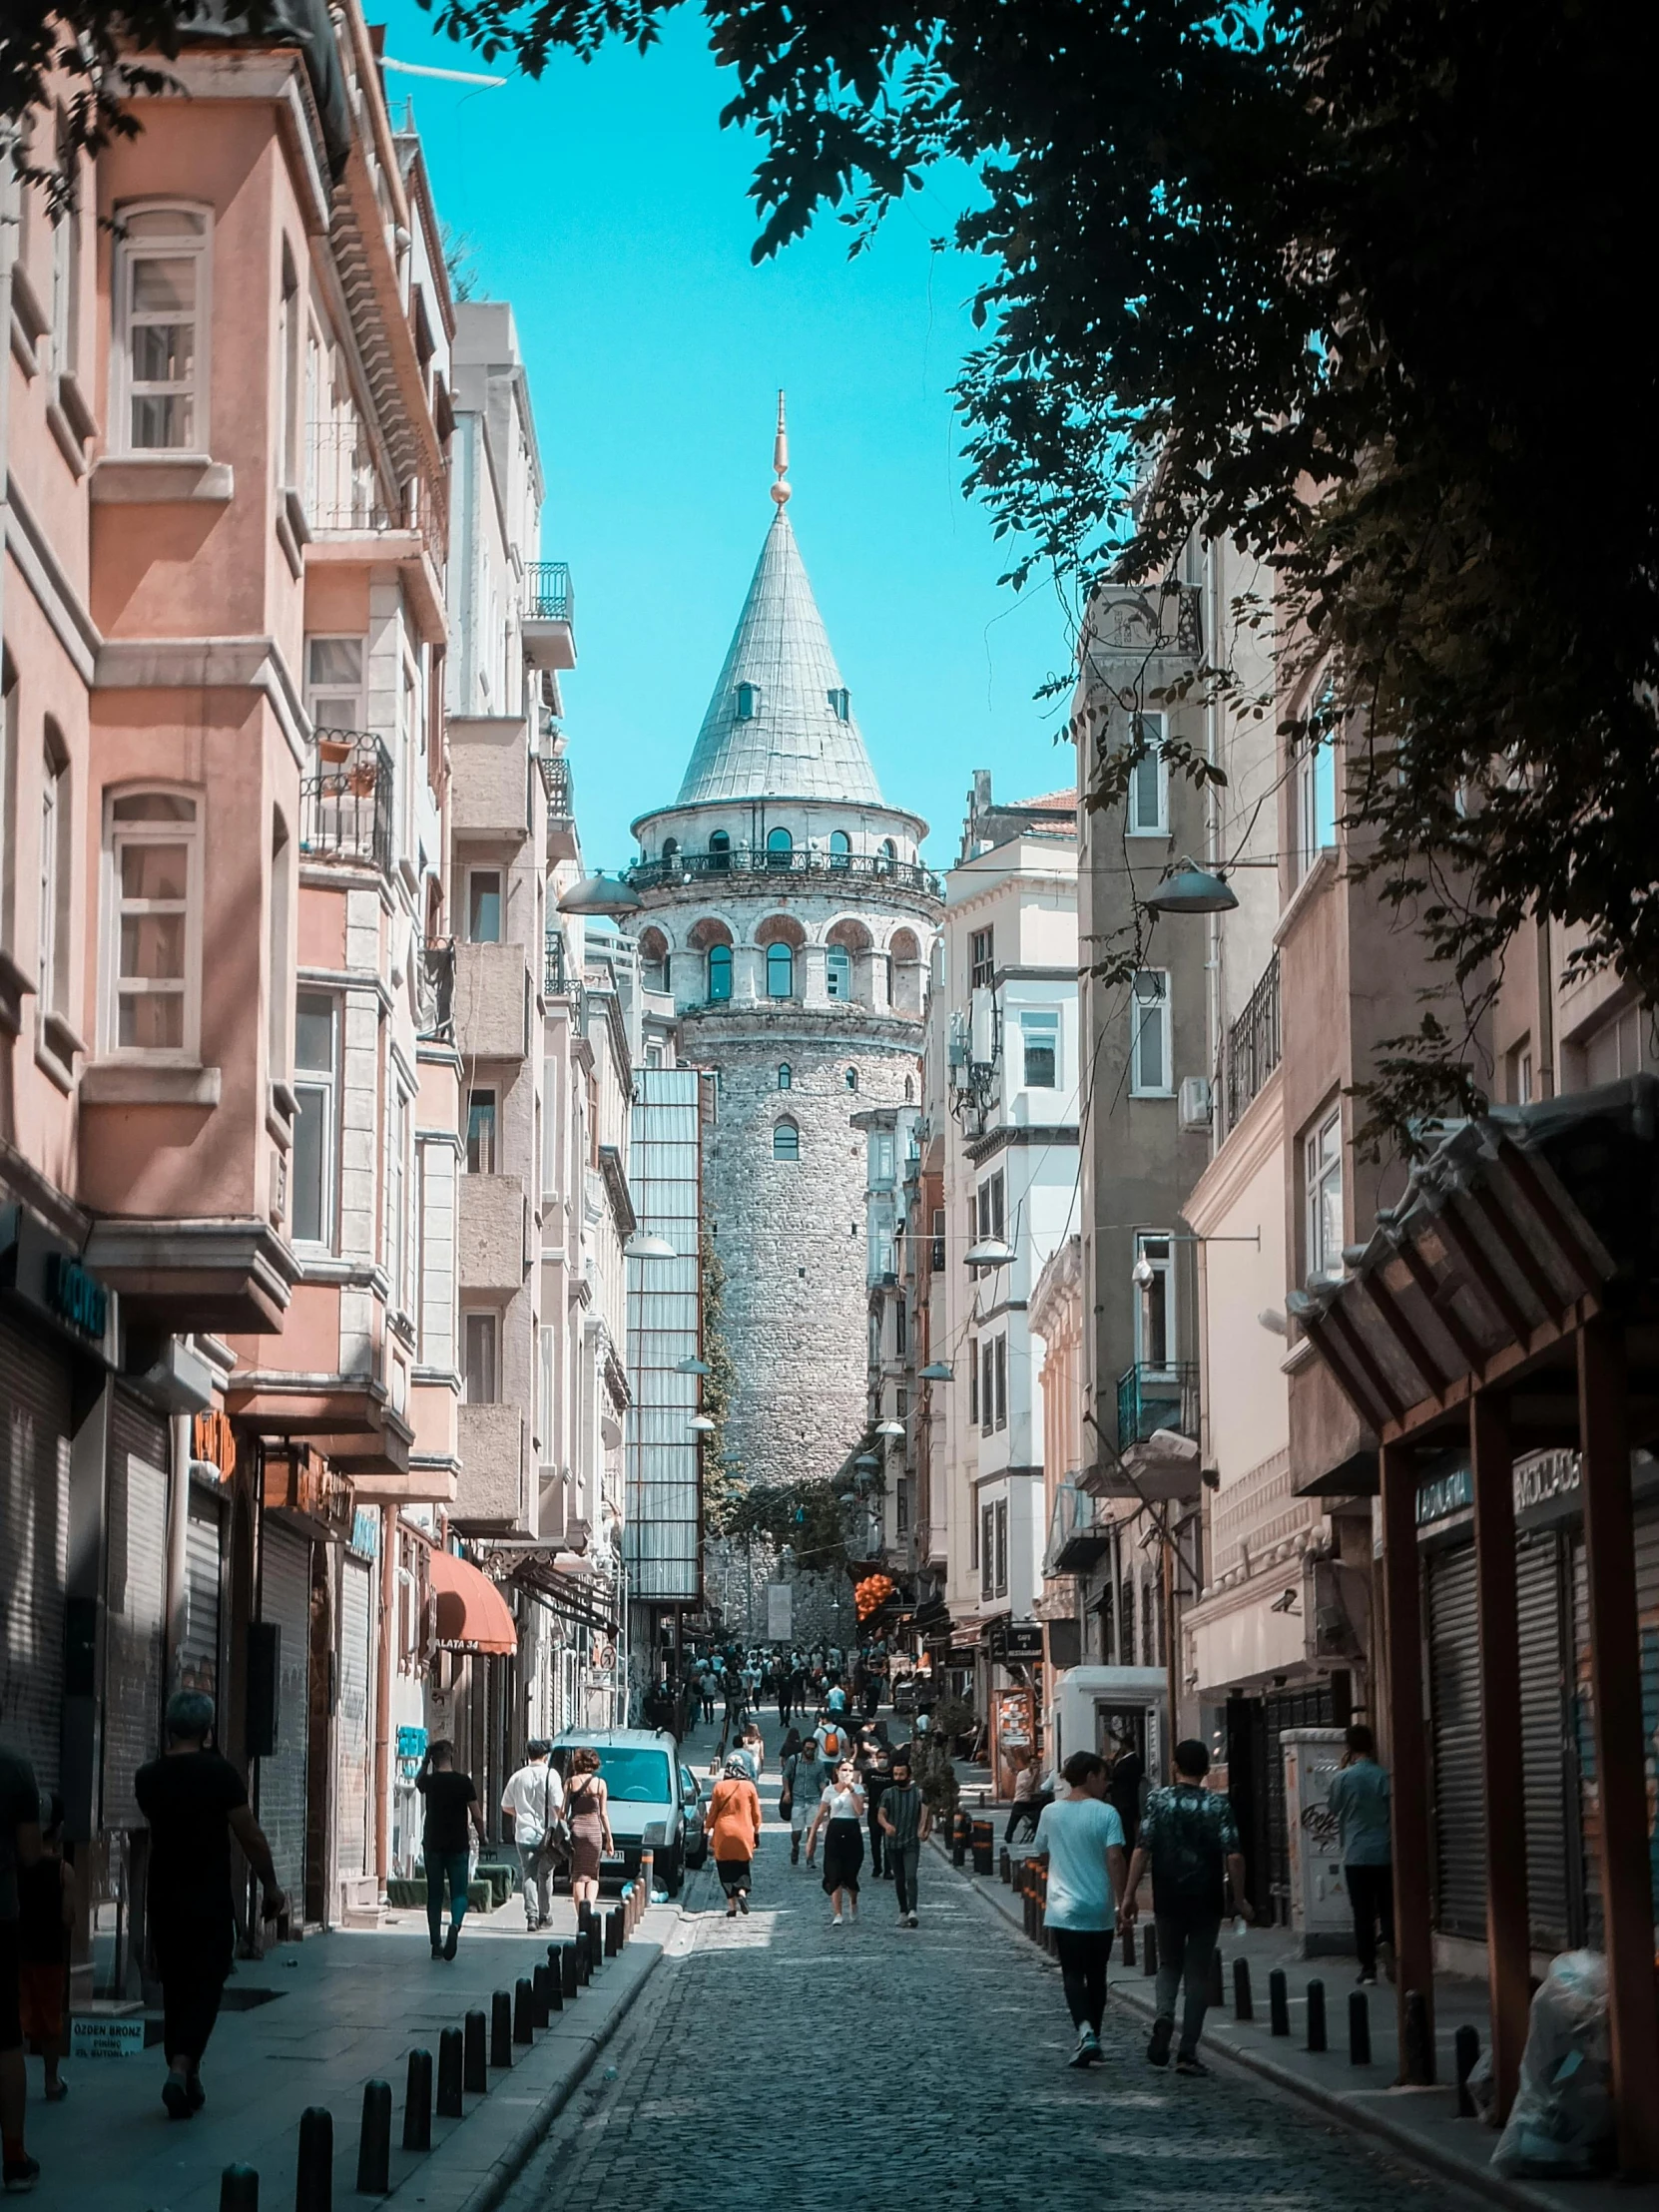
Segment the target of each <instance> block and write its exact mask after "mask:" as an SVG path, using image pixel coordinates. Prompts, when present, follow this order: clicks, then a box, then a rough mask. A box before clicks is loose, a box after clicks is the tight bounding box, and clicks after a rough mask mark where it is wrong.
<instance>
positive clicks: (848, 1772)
mask: <svg viewBox="0 0 1659 2212" xmlns="http://www.w3.org/2000/svg"><path fill="white" fill-rule="evenodd" d="M820 1829H822V1830H823V1831H824V1889H825V1894H826V1896H827V1897H828V1898H829V1899H830V1903H831V1905H833V1907H834V1909H835V1914H834V1919H833V1920H832V1921H831V1922H830V1927H831V1928H839V1927H840V1925H841V1918H842V1909H843V1906H844V1910H845V1917H846V1919H847V1920H849V1921H852V1922H856V1920H857V1918H858V1870H859V1868H860V1867H861V1866H862V1865H863V1863H864V1793H863V1791H862V1790H860V1789H859V1788H858V1782H857V1770H856V1769H855V1768H854V1766H853V1764H852V1762H851V1760H850V1759H843V1760H841V1761H840V1762H839V1764H838V1765H837V1766H836V1768H835V1775H834V1780H833V1781H832V1782H830V1783H829V1784H827V1785H826V1787H825V1791H824V1795H823V1796H822V1797H821V1798H820V1799H819V1805H818V1811H817V1812H816V1813H815V1814H814V1815H813V1825H812V1828H811V1830H810V1831H809V1832H808V1836H807V1864H808V1866H809V1867H810V1866H811V1865H812V1863H813V1854H814V1853H815V1851H816V1850H817V1849H818V1838H819V1831H820Z"/></svg>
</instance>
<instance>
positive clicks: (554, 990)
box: [542, 929, 582, 998]
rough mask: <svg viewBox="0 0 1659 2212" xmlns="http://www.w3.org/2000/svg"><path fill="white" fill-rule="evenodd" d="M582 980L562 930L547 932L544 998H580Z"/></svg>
mask: <svg viewBox="0 0 1659 2212" xmlns="http://www.w3.org/2000/svg"><path fill="white" fill-rule="evenodd" d="M581 995H582V978H581V977H580V976H579V975H578V974H577V972H576V968H575V963H574V962H573V961H572V959H571V957H570V949H569V947H568V946H567V945H566V943H565V933H564V931H563V930H562V929H549V930H548V932H547V946H546V961H545V966H544V970H543V975H542V996H543V997H544V998H580V997H581Z"/></svg>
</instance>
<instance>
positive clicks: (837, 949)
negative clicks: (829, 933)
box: [824, 944, 852, 1005]
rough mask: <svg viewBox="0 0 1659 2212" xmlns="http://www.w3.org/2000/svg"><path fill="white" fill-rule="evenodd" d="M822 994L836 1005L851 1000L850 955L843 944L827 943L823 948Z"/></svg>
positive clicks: (848, 1002) (845, 1003)
mask: <svg viewBox="0 0 1659 2212" xmlns="http://www.w3.org/2000/svg"><path fill="white" fill-rule="evenodd" d="M837 977H839V978H840V982H839V983H837V981H836V978H837ZM824 995H825V997H826V998H832V999H833V1000H834V1001H835V1003H836V1004H837V1005H843V1004H844V1005H850V1004H851V1002H852V955H851V953H850V952H848V950H847V949H846V947H845V945H844V944H827V945H826V946H825V948H824Z"/></svg>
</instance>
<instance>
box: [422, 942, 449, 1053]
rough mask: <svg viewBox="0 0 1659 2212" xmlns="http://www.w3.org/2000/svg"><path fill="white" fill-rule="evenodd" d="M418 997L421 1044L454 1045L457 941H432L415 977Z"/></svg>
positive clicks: (425, 948)
mask: <svg viewBox="0 0 1659 2212" xmlns="http://www.w3.org/2000/svg"><path fill="white" fill-rule="evenodd" d="M415 987H416V991H417V993H418V997H419V1011H418V1021H417V1024H416V1028H415V1034H416V1036H417V1037H418V1038H419V1040H420V1042H421V1043H422V1044H453V1043H454V1041H455V940H454V938H453V937H429V938H428V939H427V941H426V943H425V944H424V945H422V947H421V951H420V967H419V971H418V973H417V974H416V977H415Z"/></svg>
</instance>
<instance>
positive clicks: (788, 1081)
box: [778, 1060, 795, 1091]
mask: <svg viewBox="0 0 1659 2212" xmlns="http://www.w3.org/2000/svg"><path fill="white" fill-rule="evenodd" d="M794 1085H795V1071H794V1070H793V1069H792V1068H791V1066H790V1063H789V1062H788V1060H780V1061H779V1063H778V1088H779V1089H780V1090H781V1091H787V1090H791V1089H793V1088H794Z"/></svg>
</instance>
